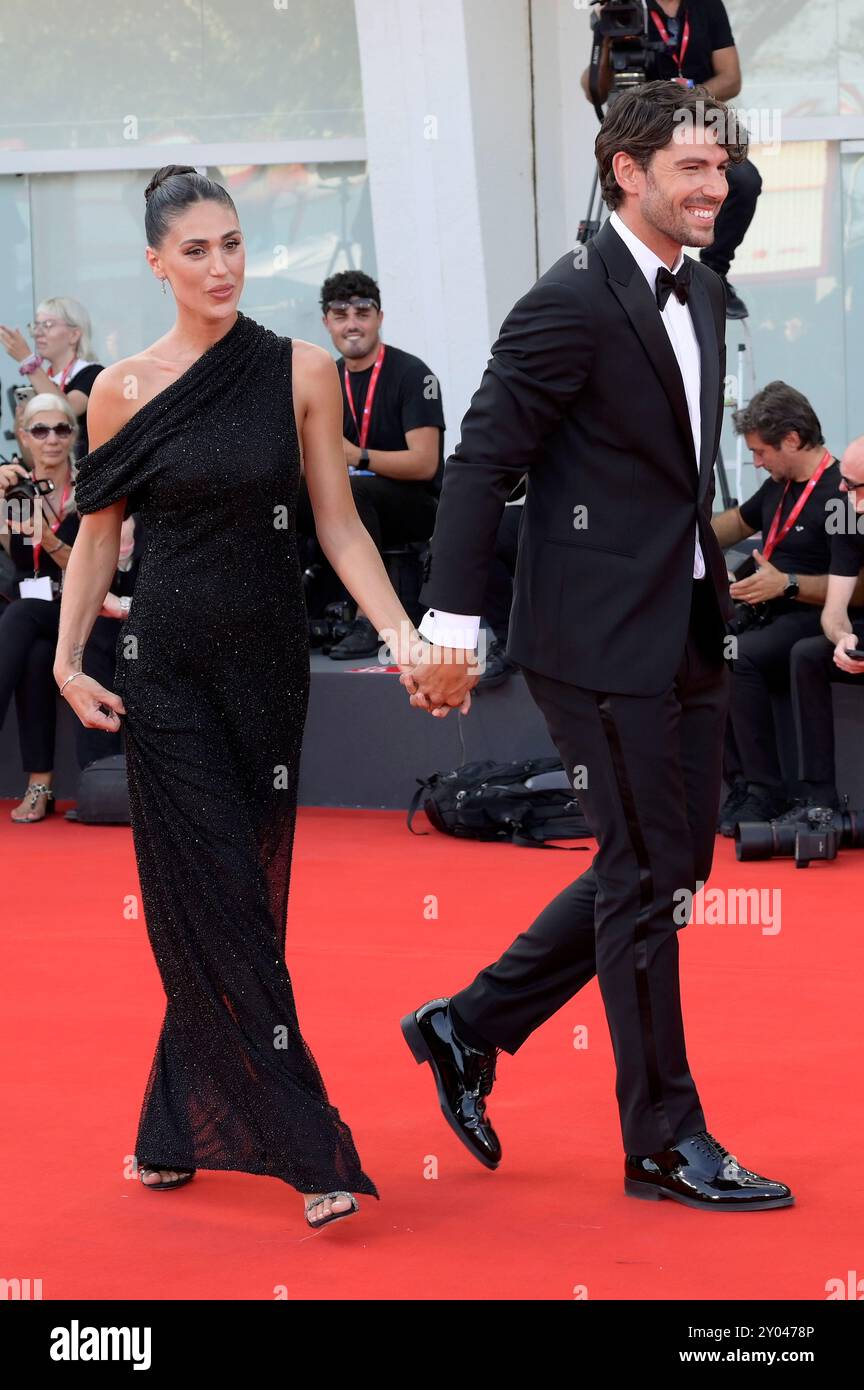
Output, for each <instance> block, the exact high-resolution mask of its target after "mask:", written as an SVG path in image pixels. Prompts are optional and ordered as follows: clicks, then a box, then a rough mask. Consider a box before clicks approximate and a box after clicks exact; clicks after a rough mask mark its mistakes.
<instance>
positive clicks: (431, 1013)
mask: <svg viewBox="0 0 864 1390" xmlns="http://www.w3.org/2000/svg"><path fill="white" fill-rule="evenodd" d="M448 1003H449V1000H447V999H432V1000H430V1002H429V1003H428V1004H424V1005H423V1006H422V1008H419V1009H418V1010H417V1012H416V1013H413V1014H406V1015H405V1017H404V1018H403V1020H402V1032H403V1034H404V1036H405V1041H406V1042H407V1044H408V1046H409V1047H410V1049H411V1051H412V1053H413V1054H414V1058H415V1060H416V1061H417V1063H418V1065H419V1064H420V1063H422V1062H428V1063H429V1065H430V1067H431V1068H432V1075H433V1076H434V1078H435V1086H436V1088H437V1091H438V1100H439V1102H440V1104H441V1113H442V1114H443V1116H444V1119H445V1120H446V1121H447V1123H448V1125H449V1126H450V1128H451V1129H452V1130H453V1133H454V1134H455V1135H456V1136H457V1137H458V1138H459V1139H461V1140H462V1143H463V1144H464V1145H465V1147H466V1149H468V1150H469V1152H470V1153H472V1154H473V1155H474V1157H475V1158H478V1159H479V1160H480V1162H481V1163H482V1164H484V1165H485V1167H487V1168H497V1167H498V1164H499V1163H500V1162H501V1145H500V1143H499V1141H498V1135H497V1134H496V1133H495V1131H494V1129H493V1128H492V1126H491V1124H490V1123H489V1121H488V1119H487V1118H486V1097H487V1096H488V1094H489V1092H490V1091H491V1090H492V1084H493V1082H494V1080H495V1064H496V1062H497V1060H498V1053H499V1052H500V1050H501V1049H500V1048H498V1047H494V1048H492V1049H491V1051H489V1052H481V1051H479V1050H478V1049H477V1048H475V1047H470V1046H469V1045H468V1044H467V1043H464V1042H462V1041H460V1039H459V1038H457V1036H456V1034H455V1032H454V1030H453V1024H452V1022H451V1020H450V1010H449V1008H448Z"/></svg>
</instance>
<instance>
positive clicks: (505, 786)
mask: <svg viewBox="0 0 864 1390" xmlns="http://www.w3.org/2000/svg"><path fill="white" fill-rule="evenodd" d="M417 782H418V784H419V785H418V787H417V790H416V792H415V793H414V796H413V797H412V799H411V805H410V807H409V809H408V829H409V830H410V831H411V833H412V835H428V833H429V832H428V830H415V829H414V827H413V825H412V821H413V819H414V816H415V814H416V811H417V808H418V806H419V805H420V802H421V800H422V802H423V810H424V811H425V812H426V815H427V816H428V817H429V820H430V821H431V823H432V825H433V826H434V827H435V829H436V830H440V831H442V832H443V833H444V834H445V835H455V836H457V837H458V838H459V839H465V840H509V841H510V842H511V844H514V845H525V846H533V847H534V848H539V849H563V848H564V846H563V845H548V844H546V841H547V840H584V839H588V838H590V836H591V830H590V828H589V826H588V822H587V821H586V819H585V816H584V814H583V813H582V810H581V808H580V806H579V802H578V800H577V799H576V797H575V796H574V795H573V790H572V788H571V787H570V785H569V783H568V781H567V776H566V773H565V772H564V765H563V763H562V762H561V761H560V759H558V758H530V759H523V760H522V761H520V762H511V763H495V762H490V761H486V762H477V763H465V764H463V766H462V767H457V768H455V769H454V771H453V772H433V774H432V776H431V777H428V778H425V779H424V778H420V777H418V778H417ZM528 783H530V784H531V785H526V784H528ZM580 848H581V849H584V846H580ZM571 852H572V851H571Z"/></svg>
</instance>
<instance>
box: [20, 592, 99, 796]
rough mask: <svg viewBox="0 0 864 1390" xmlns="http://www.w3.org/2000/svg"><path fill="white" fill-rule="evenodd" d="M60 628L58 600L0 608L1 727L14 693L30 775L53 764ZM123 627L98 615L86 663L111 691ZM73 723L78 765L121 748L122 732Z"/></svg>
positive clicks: (28, 600) (23, 758) (23, 601)
mask: <svg viewBox="0 0 864 1390" xmlns="http://www.w3.org/2000/svg"><path fill="white" fill-rule="evenodd" d="M59 626H60V603H59V601H58V600H56V599H55V600H54V601H53V602H51V603H49V602H48V601H47V600H46V599H41V598H19V599H14V600H13V601H12V602H11V603H9V604H4V605H3V609H2V612H0V725H2V723H3V721H4V719H5V718H6V712H7V710H8V708H9V705H10V703H11V700H12V697H13V695H14V697H15V710H16V714H17V716H18V744H19V749H20V752H21V766H22V768H23V770H24V772H26V773H28V774H29V773H31V772H51V771H53V768H54V751H55V742H56V725H57V684H56V682H55V680H54V674H53V671H54V655H55V652H56V650H57V632H58V629H59ZM119 631H120V628H119V625H118V624H117V623H116V622H115V621H114V619H112V618H97V619H96V622H95V623H94V625H93V632H92V633H91V636H90V640H89V641H88V643H87V646H86V648H85V651H84V659H83V661H82V667H83V669H84V670H85V671H86V672H87V675H88V676H93V677H94V679H95V680H98V681H99V682H100V684H101V685H104V686H105V687H106V688H107V689H108V690H111V689H112V683H113V678H114V652H115V648H116V642H117V635H118V633H119ZM75 723H76V731H75V738H76V755H77V759H78V765H79V767H85V766H86V765H87V763H88V762H92V761H93V760H94V759H95V758H107V757H108V756H110V755H111V754H112V753H121V752H122V751H123V743H122V736H121V734H120V733H116V734H109V733H105V732H104V731H103V730H101V729H85V727H84V725H83V724H82V723H81V721H80V720H77V719H76V721H75Z"/></svg>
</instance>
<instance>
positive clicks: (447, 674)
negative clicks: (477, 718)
mask: <svg viewBox="0 0 864 1390" xmlns="http://www.w3.org/2000/svg"><path fill="white" fill-rule="evenodd" d="M400 669H401V671H402V674H401V676H400V677H399V683H400V685H404V686H405V689H406V690H407V691H408V694H409V696H410V703H411V704H412V705H414V706H415V708H416V709H425V710H428V712H429V713H430V714H433V715H435V716H436V718H438V719H444V718H446V716H447V715H448V714H449V713H450V711H451V709H458V710H459V713H460V714H467V713H468V711H469V709H470V708H471V691H472V690H473V689H474V686H475V685H476V684H477V682H478V681H479V679H480V676H481V667H480V664H479V662H478V660H477V653H476V652H474V651H469V650H467V649H465V648H462V647H440V646H433V645H432V644H431V643H430V642H425V641H423V640H422V639H418V641H417V642H416V643H414V644H412V647H411V657H410V660H409V662H406V663H405V664H404V665H401V666H400Z"/></svg>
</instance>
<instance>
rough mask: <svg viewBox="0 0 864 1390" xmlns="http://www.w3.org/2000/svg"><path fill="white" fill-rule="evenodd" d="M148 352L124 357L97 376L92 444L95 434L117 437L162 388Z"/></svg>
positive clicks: (92, 403) (93, 393)
mask: <svg viewBox="0 0 864 1390" xmlns="http://www.w3.org/2000/svg"><path fill="white" fill-rule="evenodd" d="M148 351H149V349H145V350H144V352H138V353H135V354H134V355H133V356H131V357H121V358H120V359H119V361H117V362H111V363H110V364H109V365H108V366H107V367H104V368H103V369H102V371H101V372H100V373H99V375H98V376H97V377H96V379H95V381H94V382H93V387H92V390H91V392H90V399H89V403H88V407H87V420H88V432H89V434H90V438H91V441H92V438H93V435H94V433H98V434H99V435H102V436H103V437H105V438H108V437H109V436H110V435H112V434H115V433H116V431H117V430H118V429H120V428H121V427H122V426H123V425H125V424H126V422H127V421H128V420H131V418H132V416H133V415H134V414H135V412H136V410H140V409H141V406H142V405H144V404H146V402H147V401H148V400H149V399H150V397H151V396H154V395H155V394H156V392H157V391H158V390H159V389H160V384H159V372H158V367H157V365H156V363H154V362H153V361H152V360H151V359H149V358H148V356H147V352H148ZM162 384H164V383H162Z"/></svg>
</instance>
